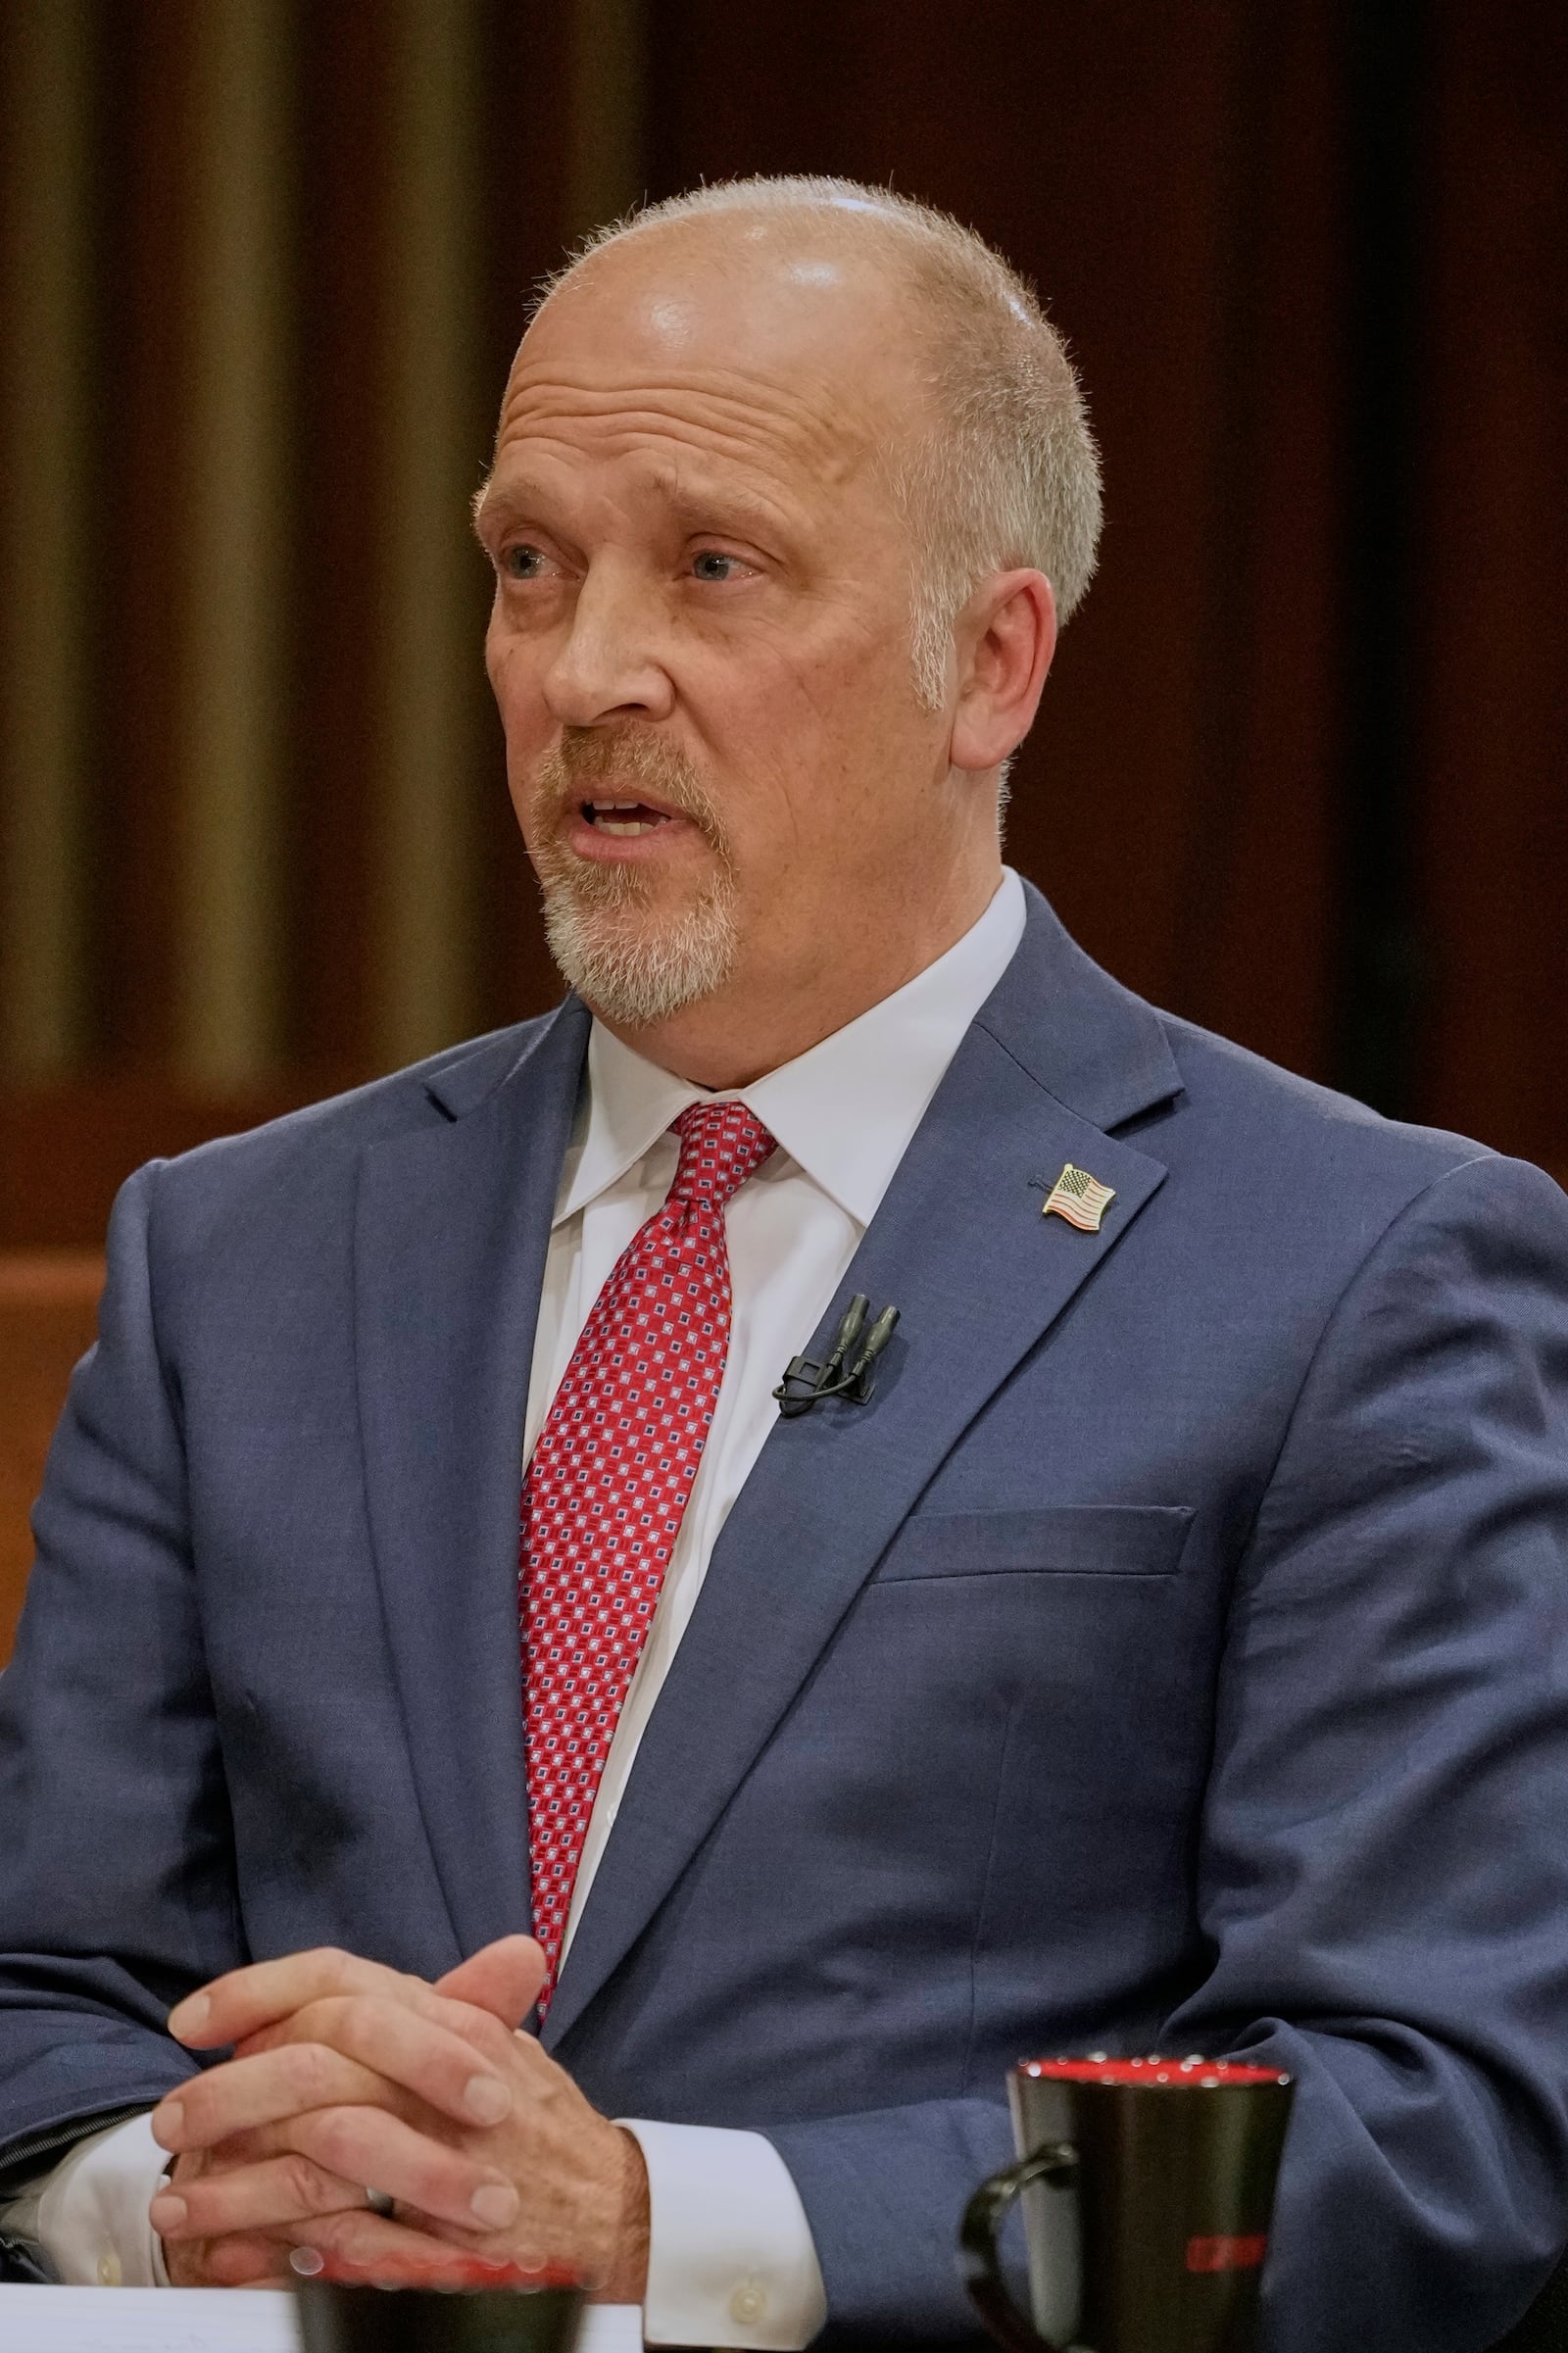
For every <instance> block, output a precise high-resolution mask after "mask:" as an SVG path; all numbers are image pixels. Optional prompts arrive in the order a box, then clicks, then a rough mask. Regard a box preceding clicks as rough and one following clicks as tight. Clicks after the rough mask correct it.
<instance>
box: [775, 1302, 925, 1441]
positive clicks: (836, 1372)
mask: <svg viewBox="0 0 1568 2353" xmlns="http://www.w3.org/2000/svg"><path fill="white" fill-rule="evenodd" d="M870 1305H871V1302H870V1300H869V1299H867V1298H866V1296H865V1294H864V1292H863V1291H858V1292H857V1293H856V1295H855V1297H854V1299H851V1301H850V1303H849V1305H848V1306H847V1307H846V1308H845V1310H844V1315H843V1318H842V1320H841V1322H840V1324H839V1328H838V1333H837V1336H836V1338H835V1340H834V1342H833V1348H832V1352H831V1353H830V1355H829V1356H828V1358H827V1360H826V1362H825V1363H822V1364H816V1363H813V1362H812V1360H811V1358H810V1357H809V1356H792V1357H791V1358H790V1361H789V1365H788V1367H787V1368H786V1371H785V1374H784V1378H783V1380H782V1381H781V1382H780V1383H779V1385H778V1387H777V1389H775V1390H774V1392H773V1395H774V1397H776V1398H777V1399H778V1409H779V1413H780V1415H781V1416H782V1418H783V1419H784V1420H785V1421H794V1420H796V1419H797V1417H798V1416H799V1415H801V1414H803V1413H809V1412H810V1410H811V1407H812V1406H813V1405H815V1404H816V1403H818V1402H819V1400H820V1399H821V1398H823V1397H845V1398H847V1399H848V1401H849V1402H850V1403H851V1404H852V1405H864V1404H867V1403H869V1401H870V1397H871V1392H872V1391H873V1390H874V1389H875V1387H876V1360H877V1358H878V1357H879V1356H880V1355H881V1353H882V1350H883V1349H884V1348H886V1347H887V1345H888V1342H889V1341H890V1340H891V1339H892V1338H893V1327H894V1325H895V1324H896V1323H897V1322H898V1320H899V1311H898V1309H897V1307H884V1308H883V1310H882V1312H881V1314H880V1315H879V1316H878V1317H877V1319H876V1321H875V1323H874V1324H872V1326H871V1329H870V1330H869V1331H868V1332H866V1333H865V1338H864V1340H863V1341H862V1340H861V1337H860V1335H861V1332H862V1331H863V1330H864V1327H865V1319H866V1315H867V1313H868V1312H869V1310H870Z"/></svg>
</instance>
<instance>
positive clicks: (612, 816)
mask: <svg viewBox="0 0 1568 2353" xmlns="http://www.w3.org/2000/svg"><path fill="white" fill-rule="evenodd" d="M577 807H578V809H579V810H580V811H581V814H582V816H583V819H584V821H585V822H586V823H587V824H589V825H592V826H593V827H594V829H595V831H596V832H599V833H610V834H614V835H616V836H617V837H618V838H619V839H621V840H631V839H633V838H635V836H636V835H638V834H642V833H652V832H654V831H655V830H656V828H657V827H659V826H661V825H667V824H668V823H669V816H670V812H669V811H668V810H667V809H651V808H650V807H649V805H648V803H647V802H646V801H579V803H578V804H577Z"/></svg>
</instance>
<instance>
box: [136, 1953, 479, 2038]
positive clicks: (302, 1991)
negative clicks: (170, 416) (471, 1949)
mask: <svg viewBox="0 0 1568 2353" xmlns="http://www.w3.org/2000/svg"><path fill="white" fill-rule="evenodd" d="M334 1993H379V1994H382V1995H383V1996H385V1997H386V1998H387V1999H388V2000H392V2001H400V2002H402V2003H403V2005H404V2006H405V2008H410V2009H415V2010H422V2011H424V2012H425V2013H426V2014H428V2013H429V2011H430V2009H431V2006H432V2005H433V2004H434V2003H435V2002H436V2000H437V1996H436V1995H435V1994H434V1993H432V1991H431V1990H430V1987H429V1986H428V1985H426V1984H425V1983H424V1980H423V1979H422V1978H416V1977H404V1976H402V1975H401V1974H400V1973H399V1972H398V1971H397V1970H395V1969H387V1968H385V1967H384V1966H383V1965H382V1964H381V1963H380V1962H379V1961H366V1960H362V1959H361V1957H360V1956H359V1955H358V1954H357V1953H347V1952H342V1951H340V1950H339V1949H338V1948H337V1946H336V1945H331V1944H327V1945H322V1946H320V1947H319V1949H318V1950H316V1951H314V1952H303V1953H289V1954H286V1955H285V1956H284V1957H283V1959H281V1960H277V1961H253V1962H252V1963H251V1964H250V1965H249V1967H248V1968H245V1969H231V1970H230V1971H229V1972H228V1974H227V1976H226V1977H221V1978H214V1980H213V1981H212V1983H211V1985H203V1986H202V1987H201V1988H200V1990H199V1991H197V1992H195V1993H192V1994H188V1995H187V1996H186V1998H185V2000H184V2001H182V2002H176V2003H175V2005H174V2007H173V2009H172V2010H171V2011H170V2013H169V2031H170V2033H171V2034H172V2035H173V2037H174V2039H175V2041H176V2042H183V2043H186V2044H188V2045H189V2046H190V2047H191V2048H192V2049H195V2050H210V2049H212V2048H213V2047H214V2046H215V2045H216V2044H220V2043H224V2042H239V2041H241V2040H243V2039H244V2037H245V2036H247V2035H249V2034H257V2033H258V2032H259V2031H260V2030H261V2029H262V2028H263V2027H269V2026H273V2025H275V2024H276V2023H277V2022H278V2020H279V2019H284V2018H288V2017H290V2016H292V2014H293V2013H294V2011H296V2010H303V2009H304V2007H305V2005H306V2003H307V2002H312V2001H321V2000H323V1999H325V1998H326V1997H327V1996H328V1995H330V1994H334Z"/></svg>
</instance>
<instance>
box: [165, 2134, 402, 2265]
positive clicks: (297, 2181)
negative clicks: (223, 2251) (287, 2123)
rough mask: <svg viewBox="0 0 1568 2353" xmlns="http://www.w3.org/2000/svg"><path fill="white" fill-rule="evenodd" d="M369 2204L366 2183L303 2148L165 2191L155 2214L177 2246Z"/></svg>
mask: <svg viewBox="0 0 1568 2353" xmlns="http://www.w3.org/2000/svg"><path fill="white" fill-rule="evenodd" d="M364 2205H365V2190H364V2187H363V2185H362V2184H361V2183H360V2182H358V2181H348V2180H346V2179H345V2178H344V2176H342V2175H341V2174H333V2173H329V2172H328V2171H327V2169H326V2167H324V2166H321V2165H318V2164H317V2162H316V2160H315V2159H314V2158H313V2157H307V2156H303V2155H302V2154H301V2153H300V2151H299V2150H298V2149H287V2150H285V2151H283V2153H282V2154H281V2155H279V2156H276V2157H269V2158H266V2159H264V2160H263V2161H262V2162H261V2163H259V2164H256V2165H242V2166H238V2167H236V2168H235V2170H234V2171H233V2172H232V2173H214V2174H203V2175H201V2176H200V2177H199V2178H198V2179H197V2180H195V2181H182V2182H180V2183H179V2184H178V2185H177V2186H176V2187H174V2188H172V2189H163V2190H160V2191H159V2193H158V2195H157V2197H155V2198H154V2200H153V2202H152V2205H151V2207H150V2209H149V2213H150V2216H151V2219H152V2226H153V2229H154V2230H156V2231H157V2232H158V2235H159V2236H160V2238H163V2239H165V2240H167V2241H169V2242H170V2243H172V2244H177V2243H178V2242H179V2241H181V2240H183V2239H190V2238H211V2239H226V2238H229V2237H230V2236H232V2235H241V2236H255V2235H256V2234H257V2233H260V2232H263V2231H275V2230H282V2229H284V2228H286V2226H288V2225H289V2224H291V2223H303V2222H310V2221H314V2220H315V2218H316V2217H317V2216H318V2215H322V2214H333V2213H349V2212H353V2211H354V2210H356V2209H359V2208H363V2207H364ZM274 2252H275V2249H274Z"/></svg>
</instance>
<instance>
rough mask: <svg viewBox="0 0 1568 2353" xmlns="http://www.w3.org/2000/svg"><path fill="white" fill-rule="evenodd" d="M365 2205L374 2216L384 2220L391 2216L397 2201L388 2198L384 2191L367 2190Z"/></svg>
mask: <svg viewBox="0 0 1568 2353" xmlns="http://www.w3.org/2000/svg"><path fill="white" fill-rule="evenodd" d="M365 2203H366V2204H367V2206H368V2207H369V2209H370V2212H371V2213H372V2214H379V2215H381V2216H382V2217H383V2218H384V2217H385V2216H387V2215H390V2213H391V2212H392V2209H393V2206H394V2205H395V2204H396V2200H395V2199H393V2198H390V2197H388V2195H387V2193H386V2191H385V2190H384V2189H367V2191H366V2193H365Z"/></svg>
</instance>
